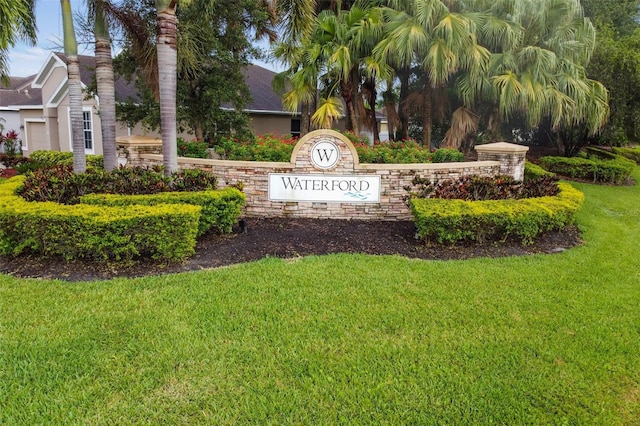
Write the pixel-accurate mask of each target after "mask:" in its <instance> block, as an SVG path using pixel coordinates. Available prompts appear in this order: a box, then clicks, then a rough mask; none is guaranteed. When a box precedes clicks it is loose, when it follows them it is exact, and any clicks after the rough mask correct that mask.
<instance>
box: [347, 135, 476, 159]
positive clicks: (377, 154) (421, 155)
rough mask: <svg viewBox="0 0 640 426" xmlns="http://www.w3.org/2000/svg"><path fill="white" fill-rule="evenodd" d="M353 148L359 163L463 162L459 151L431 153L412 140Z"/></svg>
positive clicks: (443, 150)
mask: <svg viewBox="0 0 640 426" xmlns="http://www.w3.org/2000/svg"><path fill="white" fill-rule="evenodd" d="M355 146H356V151H357V152H358V157H359V158H360V162H361V163H378V164H412V163H448V162H457V161H463V160H464V155H463V154H462V153H461V152H460V151H457V150H455V149H451V148H440V149H437V150H435V151H431V150H429V149H428V148H425V147H423V146H422V145H420V144H418V143H417V142H416V141H414V140H412V139H408V140H404V141H401V142H392V141H389V142H380V143H376V144H374V145H369V144H356V145H355Z"/></svg>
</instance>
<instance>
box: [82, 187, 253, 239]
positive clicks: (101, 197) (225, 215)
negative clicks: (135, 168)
mask: <svg viewBox="0 0 640 426" xmlns="http://www.w3.org/2000/svg"><path fill="white" fill-rule="evenodd" d="M80 202H81V203H83V204H92V205H102V206H112V207H115V206H120V207H123V206H131V205H145V206H156V205H159V204H191V205H196V206H200V207H201V208H202V211H201V214H200V221H199V223H198V235H197V236H198V237H200V236H202V235H204V234H205V233H207V232H208V231H209V230H210V229H211V228H214V229H215V230H216V231H217V232H219V233H228V232H231V228H232V226H233V225H234V224H236V223H237V222H238V218H239V217H240V215H241V214H242V206H244V203H245V195H244V194H243V193H242V192H240V191H239V190H237V189H236V188H231V187H228V188H225V189H220V190H210V191H197V192H163V193H159V194H152V195H115V194H88V195H84V196H82V197H80Z"/></svg>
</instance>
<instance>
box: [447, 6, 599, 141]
mask: <svg viewBox="0 0 640 426" xmlns="http://www.w3.org/2000/svg"><path fill="white" fill-rule="evenodd" d="M475 7H476V8H477V9H476V10H474V12H480V13H481V14H482V16H484V19H483V20H482V23H481V25H480V28H481V30H480V31H479V32H478V37H479V40H480V42H481V43H483V44H485V45H486V46H487V47H488V48H489V49H490V50H491V52H492V53H491V59H490V65H489V66H488V67H487V68H486V70H485V71H486V72H484V73H482V74H480V75H478V74H476V75H472V74H471V73H463V74H462V75H461V76H460V77H459V79H458V81H457V84H456V89H457V93H458V95H459V98H460V100H461V102H462V107H461V110H460V113H459V114H457V115H456V116H454V120H453V123H452V126H451V129H450V131H449V133H448V135H447V137H446V138H445V141H446V142H447V144H448V145H450V146H457V145H458V144H459V143H460V140H461V139H462V138H464V137H466V135H468V134H469V132H471V131H475V129H474V126H472V125H471V124H472V121H473V120H474V119H476V118H477V116H478V115H483V114H481V111H480V110H481V109H485V110H486V111H487V114H486V115H487V117H486V120H487V121H488V123H489V125H488V128H489V130H490V131H491V132H493V133H494V134H497V133H498V132H499V126H500V123H501V122H502V121H503V120H509V119H510V118H512V117H514V116H515V115H520V116H524V117H525V118H526V122H527V123H528V125H529V126H531V127H534V126H536V125H538V123H540V121H541V120H542V119H543V118H545V117H550V118H551V121H552V127H553V129H554V130H556V131H560V130H561V129H563V128H565V129H566V128H568V127H572V126H578V125H579V126H582V127H583V128H584V129H586V130H587V134H591V135H593V134H595V133H596V132H597V131H598V130H599V129H600V128H601V127H602V126H603V125H604V123H605V121H606V119H607V116H608V111H609V109H608V104H607V92H606V89H605V88H604V86H602V84H600V83H598V82H596V81H593V80H589V79H588V78H587V77H586V74H585V67H586V64H587V63H588V61H589V59H590V56H591V53H592V52H593V49H594V45H595V32H594V29H593V26H592V25H591V22H589V20H588V19H585V18H584V17H583V14H582V9H581V8H580V6H579V3H577V2H575V1H574V0H555V1H552V2H543V3H540V2H537V1H533V0H520V1H518V2H511V1H501V2H496V1H490V2H482V1H478V2H476V5H475ZM487 105H488V108H487ZM462 110H465V111H467V113H462ZM472 111H473V112H477V114H472V113H470V112H472Z"/></svg>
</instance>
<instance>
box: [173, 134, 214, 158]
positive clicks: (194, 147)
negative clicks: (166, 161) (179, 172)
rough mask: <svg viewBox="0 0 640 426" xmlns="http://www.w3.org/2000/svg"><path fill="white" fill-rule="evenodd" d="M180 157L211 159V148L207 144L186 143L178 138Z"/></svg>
mask: <svg viewBox="0 0 640 426" xmlns="http://www.w3.org/2000/svg"><path fill="white" fill-rule="evenodd" d="M177 144H178V156H179V157H188V158H209V146H208V145H207V143H206V142H200V141H196V140H194V141H185V140H184V139H182V138H178V140H177Z"/></svg>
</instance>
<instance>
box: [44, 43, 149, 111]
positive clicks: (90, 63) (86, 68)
mask: <svg viewBox="0 0 640 426" xmlns="http://www.w3.org/2000/svg"><path fill="white" fill-rule="evenodd" d="M56 56H57V57H58V58H60V59H62V61H64V63H65V64H67V63H68V62H67V57H66V56H65V55H64V54H62V53H60V52H56ZM78 62H79V63H80V80H82V83H83V84H84V85H85V86H89V85H91V84H92V82H93V79H94V76H95V73H96V72H95V71H96V58H95V57H94V56H86V55H78ZM114 85H115V91H116V102H126V101H133V102H138V101H140V96H138V91H137V90H136V88H135V85H134V84H133V82H132V81H131V82H129V81H127V80H126V79H125V78H123V77H117V78H116V79H115V81H114Z"/></svg>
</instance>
